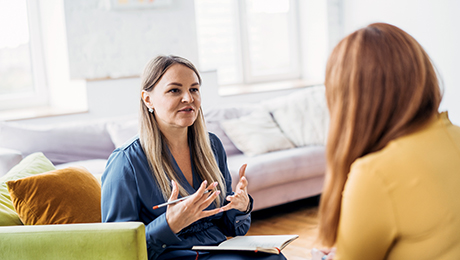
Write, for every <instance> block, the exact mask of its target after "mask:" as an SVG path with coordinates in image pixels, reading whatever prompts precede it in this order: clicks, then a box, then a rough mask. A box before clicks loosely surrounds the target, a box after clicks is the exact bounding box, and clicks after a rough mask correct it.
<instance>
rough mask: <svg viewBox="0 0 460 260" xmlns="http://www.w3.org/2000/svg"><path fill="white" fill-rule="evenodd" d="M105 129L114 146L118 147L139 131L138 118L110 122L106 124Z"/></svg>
mask: <svg viewBox="0 0 460 260" xmlns="http://www.w3.org/2000/svg"><path fill="white" fill-rule="evenodd" d="M107 131H108V132H109V134H110V138H111V139H112V142H113V143H114V144H115V147H120V146H122V145H123V144H124V143H125V142H126V141H128V140H130V139H131V138H133V137H134V136H135V135H137V134H138V133H139V120H138V119H137V118H135V119H131V120H127V121H124V122H121V121H117V122H110V123H108V124H107Z"/></svg>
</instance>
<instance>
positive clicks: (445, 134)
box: [312, 23, 460, 260]
mask: <svg viewBox="0 0 460 260" xmlns="http://www.w3.org/2000/svg"><path fill="white" fill-rule="evenodd" d="M325 85H326V97H327V102H328V107H329V113H330V128H329V134H328V141H327V173H326V183H325V187H324V191H323V195H322V198H321V203H320V210H319V239H320V241H321V242H322V244H323V245H324V246H327V247H335V248H333V249H332V250H330V249H325V250H316V249H313V250H312V255H313V259H366V260H370V259H417V260H420V259H460V200H459V199H458V198H459V197H460V189H459V187H458V186H459V184H460V127H458V126H455V125H453V124H452V123H451V122H450V121H449V119H448V117H447V112H443V113H438V108H439V104H440V102H441V91H440V88H439V85H438V79H437V76H436V72H435V70H434V67H433V65H432V64H431V61H430V58H429V57H428V55H427V54H426V53H425V51H424V50H423V48H422V47H421V46H420V44H419V43H418V42H417V41H416V40H415V39H414V38H412V37H411V36H410V35H409V34H407V33H406V32H404V31H403V30H401V29H399V28H397V27H395V26H392V25H389V24H384V23H375V24H371V25H369V26H367V27H365V28H363V29H360V30H357V31H356V32H354V33H352V34H350V35H348V36H347V37H345V38H344V39H343V40H342V41H341V42H340V43H339V44H338V45H337V46H336V47H335V49H334V50H333V52H332V54H331V56H330V58H329V61H328V64H327V69H326V80H325Z"/></svg>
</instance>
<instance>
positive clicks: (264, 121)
mask: <svg viewBox="0 0 460 260" xmlns="http://www.w3.org/2000/svg"><path fill="white" fill-rule="evenodd" d="M221 126H222V128H223V129H224V131H225V133H226V134H227V136H228V137H229V138H230V140H232V142H233V143H234V144H235V146H236V147H237V148H238V149H239V150H241V151H242V152H243V153H244V154H245V155H248V156H254V155H257V154H263V153H266V152H271V151H277V150H283V149H290V148H294V145H293V144H292V143H291V142H290V141H289V140H288V139H287V138H286V136H284V134H283V133H282V132H281V129H279V127H278V125H277V124H276V123H275V121H273V118H272V116H271V115H270V113H269V112H268V111H263V110H256V111H254V112H252V113H251V114H249V115H246V116H242V117H239V118H235V119H230V120H225V121H222V122H221Z"/></svg>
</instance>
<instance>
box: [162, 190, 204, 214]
mask: <svg viewBox="0 0 460 260" xmlns="http://www.w3.org/2000/svg"><path fill="white" fill-rule="evenodd" d="M210 191H212V190H206V191H205V192H204V193H203V194H206V193H208V192H210ZM191 196H193V194H192V195H188V196H185V197H182V198H180V199H177V200H173V201H169V202H165V203H163V204H160V205H156V206H153V209H157V208H161V207H164V206H168V205H170V204H174V203H177V202H179V201H183V200H186V199H188V198H190V197H191Z"/></svg>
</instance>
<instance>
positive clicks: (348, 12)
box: [343, 0, 460, 124]
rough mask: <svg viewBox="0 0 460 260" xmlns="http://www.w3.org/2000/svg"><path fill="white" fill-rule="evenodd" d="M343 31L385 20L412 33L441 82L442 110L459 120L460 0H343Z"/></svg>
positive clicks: (452, 119) (459, 122)
mask: <svg viewBox="0 0 460 260" xmlns="http://www.w3.org/2000/svg"><path fill="white" fill-rule="evenodd" d="M343 6H344V31H345V33H346V34H349V33H351V32H353V31H354V30H356V29H359V28H361V27H364V26H366V25H368V24H370V23H373V22H386V23H390V24H393V25H396V26H398V27H400V28H401V29H403V30H405V31H406V32H408V33H409V34H411V35H412V36H413V37H414V38H415V39H416V40H417V41H418V42H419V43H420V44H421V45H422V46H423V47H424V48H425V50H426V52H427V53H428V55H429V56H430V57H431V59H432V61H433V63H434V65H435V66H436V68H437V69H438V71H439V74H440V76H441V79H442V80H443V83H444V84H443V85H444V99H443V102H442V103H441V110H448V111H449V117H450V119H451V121H452V122H453V123H455V124H460V66H459V63H460V48H459V47H458V46H459V43H460V15H459V12H460V1H458V0H436V1H434V0H433V1H429V0H385V1H381V0H343Z"/></svg>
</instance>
